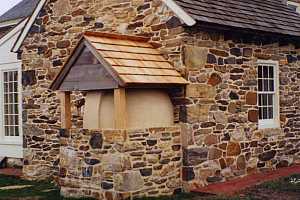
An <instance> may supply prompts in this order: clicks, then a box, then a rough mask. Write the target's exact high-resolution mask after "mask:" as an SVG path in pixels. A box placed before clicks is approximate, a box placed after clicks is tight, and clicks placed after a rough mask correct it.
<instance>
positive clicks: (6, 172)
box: [0, 168, 22, 177]
mask: <svg viewBox="0 0 300 200" xmlns="http://www.w3.org/2000/svg"><path fill="white" fill-rule="evenodd" d="M0 174H4V175H9V176H17V177H21V176H22V169H14V168H5V169H0Z"/></svg>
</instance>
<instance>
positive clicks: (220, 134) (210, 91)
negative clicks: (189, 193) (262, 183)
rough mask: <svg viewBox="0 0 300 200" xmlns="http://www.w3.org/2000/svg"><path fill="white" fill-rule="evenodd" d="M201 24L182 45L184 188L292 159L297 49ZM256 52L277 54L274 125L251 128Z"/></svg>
mask: <svg viewBox="0 0 300 200" xmlns="http://www.w3.org/2000/svg"><path fill="white" fill-rule="evenodd" d="M202 30H203V29H202ZM202 30H201V29H198V31H197V33H191V34H190V37H189V39H187V40H188V41H189V44H188V45H185V48H184V50H183V54H184V59H185V60H184V63H185V66H186V67H187V70H188V79H189V81H190V82H191V84H190V85H188V86H187V90H186V105H184V106H182V107H181V120H182V121H183V122H184V123H183V125H182V128H183V129H182V134H183V138H185V139H186V140H185V141H183V146H184V158H183V165H184V167H183V180H184V182H185V183H186V184H185V187H186V188H187V190H193V189H195V188H197V187H201V186H204V185H207V184H211V183H215V182H222V181H226V180H230V179H233V178H237V177H241V176H246V175H249V174H252V173H257V172H261V171H264V170H270V169H276V168H279V167H286V166H289V165H291V164H293V163H297V162H299V161H300V155H299V147H300V132H299V131H300V129H299V123H300V118H299V116H300V110H299V105H300V99H299V95H300V93H299V86H300V76H299V75H300V70H299V67H300V62H299V60H298V59H299V58H300V56H299V53H300V51H299V49H295V47H294V46H293V45H290V44H287V43H285V44H284V43H283V42H282V41H281V42H280V43H279V41H280V40H279V39H278V38H272V41H268V38H267V37H268V36H263V35H261V36H260V37H257V36H255V37H253V38H251V35H250V36H249V35H248V37H247V36H245V35H243V34H240V35H238V34H234V33H227V34H223V33H222V32H221V31H220V32H213V31H202ZM225 33H226V32H225ZM277 39H278V40H277ZM243 40H247V41H245V42H243ZM251 40H252V41H251ZM258 59H265V60H269V59H270V60H276V61H279V65H280V66H279V73H280V75H279V76H280V77H279V78H280V81H279V82H280V120H281V122H280V123H281V125H280V127H281V128H278V129H263V130H259V129H258V107H257V64H256V63H257V60H258Z"/></svg>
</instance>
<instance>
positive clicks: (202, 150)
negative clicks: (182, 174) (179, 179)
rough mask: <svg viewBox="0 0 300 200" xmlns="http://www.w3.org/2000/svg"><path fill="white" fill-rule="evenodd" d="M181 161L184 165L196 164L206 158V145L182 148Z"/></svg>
mask: <svg viewBox="0 0 300 200" xmlns="http://www.w3.org/2000/svg"><path fill="white" fill-rule="evenodd" d="M183 159H184V160H183V163H184V165H185V166H196V165H199V164H201V163H203V162H205V161H206V160H207V159H208V148H206V147H193V148H189V149H184V151H183Z"/></svg>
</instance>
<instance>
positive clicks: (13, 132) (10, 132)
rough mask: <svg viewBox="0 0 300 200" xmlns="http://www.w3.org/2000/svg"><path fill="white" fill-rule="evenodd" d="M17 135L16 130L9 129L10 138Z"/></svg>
mask: <svg viewBox="0 0 300 200" xmlns="http://www.w3.org/2000/svg"><path fill="white" fill-rule="evenodd" d="M14 135H15V129H14V127H13V126H10V127H9V136H14Z"/></svg>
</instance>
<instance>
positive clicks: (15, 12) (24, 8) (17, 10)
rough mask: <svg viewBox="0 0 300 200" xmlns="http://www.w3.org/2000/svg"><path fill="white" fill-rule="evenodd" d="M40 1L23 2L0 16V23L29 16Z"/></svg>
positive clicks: (29, 0) (27, 0)
mask: <svg viewBox="0 0 300 200" xmlns="http://www.w3.org/2000/svg"><path fill="white" fill-rule="evenodd" d="M39 1H40V0H23V1H21V2H20V3H18V4H17V5H15V6H14V7H13V8H11V9H10V10H8V11H7V12H5V13H4V14H3V15H1V16H0V23H1V22H6V21H10V20H15V19H20V18H24V17H28V16H30V15H31V13H32V12H33V10H34V9H35V8H36V5H37V4H38V2H39Z"/></svg>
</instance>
